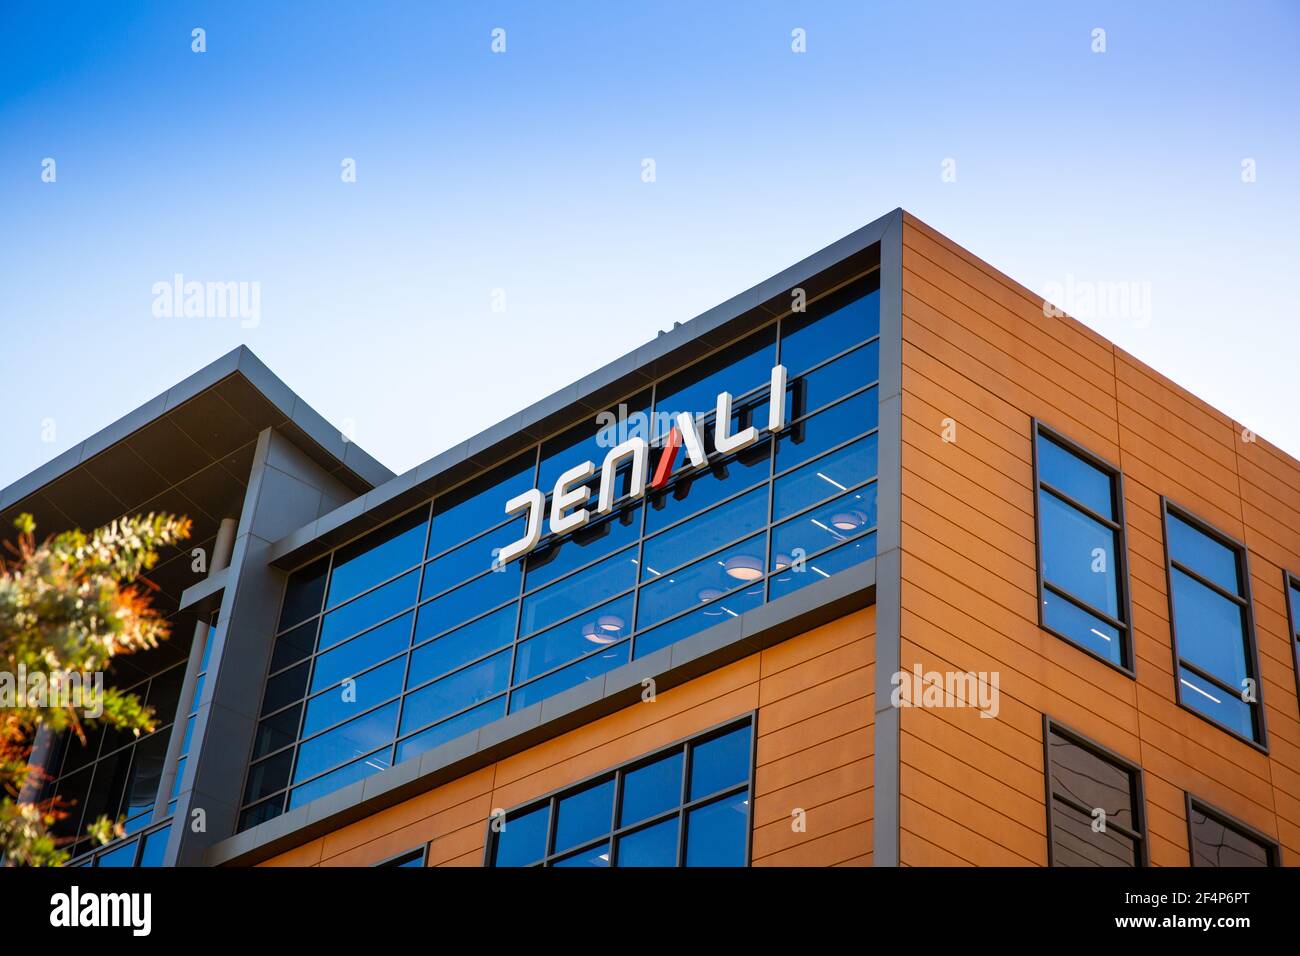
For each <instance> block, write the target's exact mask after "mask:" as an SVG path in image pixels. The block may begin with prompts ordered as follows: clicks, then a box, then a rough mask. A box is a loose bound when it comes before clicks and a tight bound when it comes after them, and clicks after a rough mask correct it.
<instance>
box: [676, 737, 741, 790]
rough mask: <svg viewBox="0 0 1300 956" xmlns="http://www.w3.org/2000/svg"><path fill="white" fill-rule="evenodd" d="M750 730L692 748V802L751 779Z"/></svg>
mask: <svg viewBox="0 0 1300 956" xmlns="http://www.w3.org/2000/svg"><path fill="white" fill-rule="evenodd" d="M749 741H750V731H749V726H748V725H746V726H744V727H738V728H737V729H735V730H732V731H729V732H728V733H725V734H722V735H721V736H718V737H714V738H712V739H711V740H706V741H704V742H703V743H698V744H695V745H693V746H692V748H691V751H692V752H691V786H690V798H691V799H692V800H698V799H699V798H700V797H707V796H708V795H709V794H711V793H717V792H718V791H719V790H725V789H726V788H727V787H730V786H732V785H734V784H738V783H743V782H744V781H746V780H748V779H749V764H750V757H749Z"/></svg>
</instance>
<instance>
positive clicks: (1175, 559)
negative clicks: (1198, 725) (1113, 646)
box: [1165, 510, 1263, 741]
mask: <svg viewBox="0 0 1300 956" xmlns="http://www.w3.org/2000/svg"><path fill="white" fill-rule="evenodd" d="M1165 518H1166V520H1165V529H1166V534H1167V536H1168V549H1169V560H1170V567H1169V611H1170V618H1171V621H1172V628H1173V634H1174V646H1175V647H1176V649H1177V653H1178V662H1179V670H1178V699H1179V702H1180V703H1182V704H1183V705H1184V706H1186V707H1190V708H1192V709H1193V710H1196V711H1199V712H1200V713H1202V714H1204V715H1205V716H1207V717H1209V718H1210V719H1211V720H1215V721H1218V722H1219V723H1220V724H1222V725H1224V726H1225V727H1227V728H1228V729H1229V730H1232V731H1235V732H1237V733H1239V734H1241V735H1242V736H1245V737H1248V738H1250V739H1252V740H1256V741H1258V740H1260V739H1261V737H1262V734H1263V726H1262V723H1261V720H1260V715H1259V706H1260V705H1259V702H1258V700H1257V699H1256V700H1254V701H1245V700H1242V694H1243V693H1244V691H1245V690H1246V689H1247V688H1248V687H1253V686H1256V685H1255V684H1254V681H1256V680H1257V675H1256V673H1255V670H1254V668H1255V664H1254V661H1253V660H1252V659H1251V658H1252V655H1253V648H1252V645H1251V644H1250V642H1251V640H1252V639H1253V636H1252V634H1251V632H1250V622H1249V618H1248V617H1247V601H1246V600H1245V595H1243V594H1242V593H1241V591H1240V590H1239V589H1244V583H1243V581H1242V571H1243V569H1244V557H1243V556H1242V555H1241V554H1240V553H1239V552H1238V550H1237V549H1236V548H1232V547H1229V546H1228V545H1226V544H1224V543H1222V542H1221V541H1219V540H1218V539H1217V538H1214V537H1212V536H1211V535H1210V534H1208V533H1206V532H1204V531H1202V530H1200V529H1199V528H1196V527H1194V526H1193V525H1192V524H1191V523H1190V522H1188V521H1186V520H1184V519H1183V518H1180V517H1179V516H1178V515H1176V514H1174V513H1173V512H1172V511H1170V510H1167V511H1166V514H1165ZM1184 567H1186V568H1189V569H1190V570H1192V571H1195V572H1197V573H1198V574H1200V575H1201V576H1203V577H1205V578H1206V579H1208V580H1209V581H1211V582H1213V583H1215V584H1218V585H1219V586H1220V587H1221V588H1222V589H1223V590H1224V591H1226V592H1227V593H1228V594H1229V595H1235V598H1234V597H1228V596H1225V594H1223V593H1221V592H1220V591H1219V590H1216V589H1215V588H1213V587H1210V586H1208V585H1205V584H1202V583H1201V582H1200V581H1199V580H1197V579H1196V578H1194V577H1193V576H1192V575H1191V574H1188V573H1185V572H1184V571H1183V570H1182V569H1183V568H1184ZM1192 667H1195V668H1197V669H1198V670H1199V671H1201V674H1198V673H1196V672H1195V671H1193V670H1192V669H1191V668H1192ZM1202 674H1204V675H1206V676H1205V677H1203V676H1201V675H1202ZM1206 677H1210V678H1213V679H1212V680H1207V679H1206ZM1248 681H1250V682H1251V683H1247V682H1248Z"/></svg>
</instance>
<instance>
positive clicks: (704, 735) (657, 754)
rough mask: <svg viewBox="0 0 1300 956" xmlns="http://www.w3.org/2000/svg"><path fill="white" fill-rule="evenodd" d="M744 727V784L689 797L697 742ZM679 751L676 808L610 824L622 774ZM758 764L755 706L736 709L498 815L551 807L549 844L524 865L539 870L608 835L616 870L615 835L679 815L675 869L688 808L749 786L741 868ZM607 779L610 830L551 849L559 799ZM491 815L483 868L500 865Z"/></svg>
mask: <svg viewBox="0 0 1300 956" xmlns="http://www.w3.org/2000/svg"><path fill="white" fill-rule="evenodd" d="M744 726H748V727H749V761H748V767H747V771H748V776H747V777H746V779H745V782H744V784H735V785H734V786H731V787H727V788H724V789H723V790H719V791H717V792H716V793H710V794H705V795H704V796H702V797H695V798H688V797H687V795H686V789H687V787H688V786H689V783H690V779H691V768H692V764H693V758H694V755H695V747H696V746H698V745H700V744H703V743H707V742H709V741H710V740H713V739H716V738H718V737H721V736H723V735H725V734H727V733H729V732H730V731H733V730H739V729H740V728H741V727H744ZM688 744H689V745H690V746H689V747H688V746H687V745H688ZM677 750H680V751H681V752H682V781H683V787H682V799H681V800H680V801H679V802H678V803H677V805H676V808H675V809H673V810H665V811H663V812H662V813H660V814H658V815H656V816H653V817H649V818H647V819H645V820H638V821H636V822H635V823H632V824H622V823H620V825H619V826H617V827H614V826H613V825H612V824H613V819H614V817H616V816H617V814H618V811H619V807H620V805H621V803H622V800H623V780H624V779H625V778H626V776H627V774H629V773H631V772H632V771H634V770H639V769H640V768H641V767H644V766H647V765H649V764H652V763H654V762H655V761H656V760H659V759H661V758H663V757H666V756H668V755H669V754H671V753H672V752H674V751H677ZM757 766H758V711H757V710H751V711H746V712H745V713H743V714H738V715H736V716H735V717H731V718H728V719H727V720H724V721H722V722H721V723H718V724H714V725H713V726H711V727H706V728H704V729H703V730H700V731H697V732H696V733H693V734H690V735H689V736H686V737H682V738H680V739H678V740H675V741H673V742H672V743H670V744H666V745H665V746H663V747H657V748H656V749H654V750H651V751H648V752H647V753H643V754H640V755H639V756H637V757H634V758H632V759H631V760H626V761H624V762H623V763H620V764H615V765H614V766H612V767H606V768H605V769H604V770H600V771H598V772H596V773H593V774H589V775H588V776H586V777H583V778H582V779H580V780H575V781H574V782H573V783H570V784H566V785H565V786H563V787H560V788H558V789H555V790H552V791H550V792H549V793H546V794H543V795H542V796H540V797H534V798H532V799H530V800H526V801H524V802H523V803H519V804H516V805H515V806H513V807H510V808H509V809H507V810H506V811H505V812H504V813H503V814H502V815H501V818H502V819H509V818H510V817H513V816H519V815H520V814H523V813H529V812H531V811H533V810H536V809H539V808H541V807H543V806H549V807H550V812H549V815H548V818H547V821H546V847H547V848H548V850H547V852H545V854H544V855H543V856H542V858H541V860H539V861H538V862H536V863H531V864H529V865H528V866H527V867H524V869H539V868H540V869H550V868H551V867H552V866H553V865H554V863H555V861H557V860H561V859H564V858H566V857H569V856H573V855H575V854H578V853H581V852H583V850H584V848H590V847H591V846H594V845H597V844H599V843H600V841H601V840H602V839H603V840H607V841H608V842H609V845H610V860H609V866H608V867H607V869H611V870H613V869H617V860H618V838H619V837H621V836H625V835H626V834H628V833H633V832H637V831H640V830H643V829H647V828H649V827H651V826H655V825H657V824H658V823H662V822H663V821H664V820H666V819H670V818H671V816H672V815H673V814H678V815H679V819H680V820H681V823H680V824H679V826H678V830H677V864H676V866H675V867H673V869H684V868H685V866H686V856H685V854H686V847H687V839H688V836H689V834H688V830H689V827H688V821H689V814H690V811H691V810H693V809H695V808H696V807H698V806H703V805H705V804H709V803H713V802H716V801H718V800H720V799H725V797H723V796H722V794H727V793H730V792H732V791H733V790H734V791H736V792H739V791H740V790H741V789H742V787H743V789H744V790H746V791H748V793H749V810H748V812H747V813H746V814H745V863H744V867H745V868H749V867H750V866H752V865H753V852H754V782H755V781H754V778H755V774H756V772H757ZM606 778H610V779H612V780H613V781H614V806H613V814H612V816H611V820H610V823H611V829H610V830H609V831H608V832H607V833H605V834H604V836H603V837H593V838H591V839H590V840H587V841H586V842H584V843H582V844H579V845H578V846H577V847H565V848H564V849H563V850H559V851H550V850H549V847H551V845H552V844H553V843H554V840H555V823H556V818H557V814H556V808H557V806H558V804H559V801H560V800H562V799H563V798H565V797H567V796H571V795H572V794H575V793H578V792H580V791H582V790H584V789H586V788H587V787H589V786H593V785H595V784H597V783H598V782H600V781H602V780H604V779H606ZM494 820H495V817H494V816H489V817H488V820H487V838H486V839H485V840H484V841H483V866H484V868H486V869H498V867H497V866H496V864H495V863H494V862H493V860H494V858H495V856H496V849H497V843H498V841H499V840H500V834H499V832H498V831H497V830H495V829H494V828H493V822H494ZM665 869H667V867H665Z"/></svg>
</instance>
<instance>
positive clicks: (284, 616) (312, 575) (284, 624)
mask: <svg viewBox="0 0 1300 956" xmlns="http://www.w3.org/2000/svg"><path fill="white" fill-rule="evenodd" d="M329 567H330V559H329V558H328V557H325V558H321V559H320V560H319V561H316V562H314V563H312V564H309V565H307V567H305V568H299V569H298V570H297V571H295V572H293V573H292V574H291V575H289V582H288V584H286V585H285V589H284V606H283V608H282V609H281V611H280V624H279V626H278V627H277V628H276V630H278V631H283V630H284V629H285V628H289V627H293V626H294V625H295V624H299V623H301V622H303V621H305V620H307V618H309V617H311V616H312V615H313V614H316V613H318V612H319V611H320V609H321V601H323V600H324V599H325V575H326V574H328V573H329Z"/></svg>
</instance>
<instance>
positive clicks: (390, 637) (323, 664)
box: [311, 614, 413, 703]
mask: <svg viewBox="0 0 1300 956" xmlns="http://www.w3.org/2000/svg"><path fill="white" fill-rule="evenodd" d="M412 616H413V615H410V614H404V615H402V616H401V617H396V618H393V619H392V620H391V621H389V622H388V623H387V624H381V625H380V626H379V627H376V628H372V629H371V630H369V631H366V632H365V633H364V634H362V635H360V636H358V637H354V638H353V639H352V640H350V641H348V642H347V643H346V644H340V645H339V646H338V647H336V648H334V649H333V650H331V651H329V652H328V653H325V654H322V655H320V656H319V657H318V658H316V669H315V671H313V673H312V675H311V690H312V693H315V692H316V691H318V690H320V689H321V688H323V687H330V686H333V685H335V684H337V683H339V681H341V680H343V679H344V678H347V677H355V676H356V675H357V674H359V673H360V672H361V671H363V670H365V669H366V668H367V667H370V666H371V665H372V664H376V663H378V662H379V661H384V660H388V658H390V657H392V656H393V655H394V654H397V653H399V652H401V651H404V650H406V648H407V646H408V645H409V644H410V642H411V618H412ZM376 703H378V701H376Z"/></svg>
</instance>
